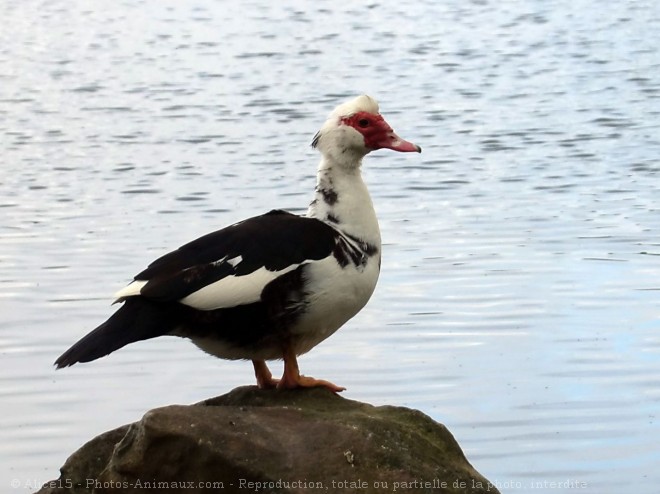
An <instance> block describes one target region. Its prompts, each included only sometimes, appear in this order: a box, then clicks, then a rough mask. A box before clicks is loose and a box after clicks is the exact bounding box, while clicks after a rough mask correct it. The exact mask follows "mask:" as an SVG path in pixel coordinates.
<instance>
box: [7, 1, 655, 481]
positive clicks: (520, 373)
mask: <svg viewBox="0 0 660 494" xmlns="http://www.w3.org/2000/svg"><path fill="white" fill-rule="evenodd" d="M0 14H1V15H2V18H3V20H4V22H3V28H2V31H0V136H1V137H0V139H1V141H2V150H3V151H2V157H1V158H0V161H1V163H0V164H1V167H2V171H1V176H0V209H1V210H2V215H3V216H2V217H3V221H2V225H0V313H1V315H2V317H1V320H2V322H1V323H0V324H1V326H2V331H1V333H0V353H1V355H2V358H1V360H0V397H1V403H2V414H0V417H1V418H0V424H1V426H0V431H1V434H2V440H1V441H0V456H1V457H2V461H1V462H0V465H1V466H0V469H1V471H0V478H1V479H7V480H3V482H5V483H6V484H7V485H10V484H9V481H10V480H11V479H18V482H19V485H20V486H22V487H25V486H29V483H30V482H32V483H33V484H32V485H34V483H36V482H39V481H41V482H43V481H46V480H48V479H51V478H54V477H57V475H58V472H57V469H58V468H59V466H60V465H61V464H62V463H63V462H64V460H65V459H66V456H67V455H68V454H69V453H70V452H72V451H74V450H75V449H77V448H78V447H79V446H80V445H81V444H82V443H83V442H85V441H86V440H87V439H89V438H91V437H93V436H94V435H96V434H98V433H100V432H102V431H105V430H107V429H110V428H114V427H116V426H119V425H121V424H124V423H127V422H130V421H134V420H137V419H139V418H140V417H141V416H142V414H144V412H145V411H147V410H148V409H150V408H153V407H156V406H161V405H167V404H171V403H191V402H196V401H199V400H202V399H205V398H208V397H211V396H215V395H218V394H222V393H224V392H227V391H229V390H230V389H232V388H233V387H235V386H238V385H242V384H249V383H252V382H253V376H252V371H251V365H250V364H248V363H244V362H225V361H221V360H217V359H213V358H212V357H209V356H206V355H204V354H203V353H202V352H200V351H199V350H197V349H196V348H195V347H193V346H192V345H191V344H189V343H187V342H185V341H183V340H177V339H174V338H172V339H167V338H161V339H160V340H156V341H150V342H143V343H140V344H137V345H134V346H132V347H129V348H126V349H123V350H122V351H120V352H118V353H116V354H113V355H112V356H111V357H109V358H107V359H102V360H100V361H98V362H95V363H93V364H90V365H81V366H76V367H74V368H71V369H67V370H64V371H58V372H55V371H54V370H53V368H52V362H53V360H54V359H55V358H56V357H57V356H58V355H59V354H60V353H61V352H62V351H63V350H65V349H66V348H67V347H68V346H69V345H70V344H71V343H73V342H74V341H75V340H77V339H78V337H80V336H81V335H83V334H85V333H86V332H87V331H88V330H90V329H91V328H93V327H94V326H95V325H97V324H98V323H99V322H101V321H103V320H104V319H105V318H106V317H107V316H109V315H110V314H111V313H112V311H113V308H111V307H110V306H109V301H110V296H111V294H112V293H113V292H114V291H115V290H117V289H119V288H121V287H122V286H123V285H124V284H125V283H127V282H128V281H129V280H130V279H131V277H132V275H134V274H136V273H137V272H139V271H140V270H142V269H143V268H144V267H145V266H146V264H147V263H148V262H150V261H151V260H152V259H154V258H155V257H156V256H158V255H160V254H163V253H165V252H167V251H168V250H170V249H172V248H174V247H176V246H178V245H180V244H182V243H184V242H186V241H188V240H190V239H192V238H195V237H196V236H199V235H201V234H203V233H206V232H208V231H211V230H213V229H216V228H220V227H222V226H224V225H226V224H228V223H230V222H233V221H236V220H240V219H242V218H245V217H247V216H250V215H253V214H258V213H261V212H264V211H266V210H268V209H270V208H272V207H279V208H286V209H289V210H291V211H295V212H302V211H304V210H305V208H306V206H307V203H308V202H309V200H310V199H311V196H312V190H313V185H314V175H315V167H316V163H317V161H318V156H317V155H316V153H315V152H314V151H313V150H312V149H310V148H309V147H308V143H309V142H310V141H311V138H312V136H313V135H314V133H315V131H316V130H317V128H318V126H319V125H320V124H321V123H322V121H323V119H324V118H325V115H326V114H327V112H329V111H330V110H331V109H332V108H333V107H334V106H335V105H336V104H338V103H340V102H342V101H344V100H345V99H346V98H348V97H352V96H354V95H356V94H359V93H361V92H367V93H369V94H372V95H374V96H376V97H377V98H378V99H379V101H380V103H381V109H382V111H383V113H384V115H385V116H386V117H387V119H388V121H389V122H390V123H391V124H392V125H393V126H394V128H395V129H396V130H397V131H398V133H399V134H400V135H401V136H402V137H404V138H407V139H409V140H411V141H413V142H416V143H418V144H420V145H421V146H422V148H423V149H424V153H423V154H422V155H421V156H417V155H416V156H411V155H396V154H394V153H388V152H386V151H382V152H379V153H376V154H374V155H372V156H370V157H368V158H367V161H366V163H365V171H364V173H365V177H366V180H367V182H368V184H369V186H370V190H371V191H372V195H373V198H374V202H375V204H376V208H377V210H378V213H379V216H380V219H381V228H382V233H383V238H384V242H385V246H384V260H383V272H382V276H381V280H380V282H379V286H378V288H377V290H376V293H375V295H374V298H373V299H372V301H371V302H370V304H369V305H368V306H367V308H366V309H365V310H364V311H363V312H362V313H361V314H359V315H358V316H357V317H356V318H355V319H353V320H352V321H351V322H350V323H349V324H347V326H346V327H345V328H343V329H342V330H341V331H340V332H339V333H337V334H336V335H334V336H333V337H332V338H330V339H329V340H328V341H326V342H325V343H323V344H322V345H321V346H320V347H318V348H316V349H315V350H313V351H312V352H311V353H310V354H309V355H307V356H305V357H303V358H302V359H301V368H302V370H303V372H305V373H307V374H310V375H313V376H317V377H322V378H326V379H329V380H332V381H334V382H337V383H339V384H341V385H344V386H346V387H347V388H348V391H347V392H346V396H347V397H348V398H352V399H358V400H363V401H369V402H372V403H375V404H385V403H388V404H396V405H404V406H409V407H415V408H419V409H421V410H423V411H424V412H426V413H427V414H429V415H430V416H432V417H433V418H435V419H436V420H438V421H440V422H442V423H444V424H446V425H447V426H448V427H449V428H450V430H451V431H452V432H453V434H454V435H455V436H456V438H457V440H458V441H459V443H460V444H461V445H462V447H463V448H464V450H465V452H466V454H467V456H468V458H469V459H470V461H471V462H472V463H473V464H474V465H475V467H476V468H477V469H478V470H479V471H480V472H481V473H483V474H484V475H485V476H487V477H488V478H489V479H490V480H492V481H494V482H497V483H498V484H499V485H500V486H501V490H502V491H503V492H516V493H518V492H520V493H522V492H529V491H532V490H533V491H534V492H538V491H540V490H541V489H540V487H543V486H545V490H546V491H552V492H557V493H560V492H573V491H575V488H571V487H570V486H567V485H566V484H565V483H566V482H573V483H574V484H573V485H574V486H575V485H579V486H584V488H583V489H580V491H581V492H593V493H603V492H631V491H635V492H637V493H652V492H657V485H658V483H659V482H660V474H659V473H658V470H657V465H658V464H659V463H660V446H659V445H658V437H660V317H659V316H660V302H659V300H660V281H659V280H660V277H659V274H660V235H659V234H660V215H659V212H660V211H659V210H658V209H659V206H658V204H659V198H660V185H659V184H660V181H659V180H658V178H659V172H660V161H659V159H658V156H659V155H660V131H659V128H660V125H659V124H658V121H659V117H660V105H659V99H660V78H659V77H658V76H659V74H660V55H659V54H658V48H657V47H658V46H660V35H659V34H658V33H660V9H659V7H658V5H657V3H656V2H652V1H631V0H630V1H624V2H616V3H612V4H608V5H607V8H604V7H603V6H602V4H600V3H598V2H595V1H594V0H573V1H568V0H556V1H547V2H515V1H500V2H488V1H472V2H464V1H457V0H453V1H446V2H417V3H415V4H410V5H406V4H404V3H397V4H387V3H376V2H374V3H356V4H354V5H351V6H346V7H341V6H339V4H337V3H336V2H326V1H319V2H316V3H314V5H313V6H311V5H310V4H309V3H305V2H302V1H300V0H298V1H296V0H286V1H283V2H279V3H266V2H248V3H246V2H240V3H239V2H211V1H208V0H200V1H199V2H195V3H194V4H193V5H190V4H187V3H185V4H184V3H182V2H137V1H124V2H105V1H101V2H94V4H90V3H88V2H82V1H78V2H75V1H74V2H59V1H49V2H43V1H42V2H39V1H31V0H30V1H21V2H19V1H16V0H7V1H5V2H3V3H2V4H0ZM274 368H275V369H278V371H279V367H278V366H277V365H275V366H274ZM551 482H555V483H556V484H554V485H553V484H551ZM544 483H545V484H544ZM576 483H578V484H576ZM3 490H4V491H6V490H7V488H6V487H5V488H4V489H3ZM19 490H22V491H29V489H19ZM32 490H34V489H32Z"/></svg>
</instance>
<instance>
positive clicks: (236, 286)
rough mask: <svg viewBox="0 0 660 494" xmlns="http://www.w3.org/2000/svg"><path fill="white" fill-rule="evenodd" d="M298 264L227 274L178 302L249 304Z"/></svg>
mask: <svg viewBox="0 0 660 494" xmlns="http://www.w3.org/2000/svg"><path fill="white" fill-rule="evenodd" d="M298 266H300V264H292V265H291V266H288V267H286V268H284V269H282V270H280V271H269V270H267V269H266V268H264V267H262V268H259V269H257V270H256V271H253V272H251V273H250V274H246V275H243V276H234V275H232V276H227V277H225V278H222V279H221V280H218V281H216V282H215V283H211V284H210V285H206V286H205V287H203V288H200V289H199V290H197V291H196V292H193V293H191V294H190V295H188V296H187V297H185V298H182V299H181V300H179V302H181V303H182V304H185V305H188V306H190V307H193V308H195V309H199V310H213V309H222V308H227V307H234V306H237V305H245V304H251V303H253V302H257V301H258V300H259V298H260V297H261V292H262V290H263V289H264V287H265V286H266V285H267V284H268V283H270V282H271V281H273V280H274V279H275V278H277V277H279V276H282V275H283V274H285V273H288V272H289V271H293V270H294V269H296V268H297V267H298ZM129 286H130V285H129Z"/></svg>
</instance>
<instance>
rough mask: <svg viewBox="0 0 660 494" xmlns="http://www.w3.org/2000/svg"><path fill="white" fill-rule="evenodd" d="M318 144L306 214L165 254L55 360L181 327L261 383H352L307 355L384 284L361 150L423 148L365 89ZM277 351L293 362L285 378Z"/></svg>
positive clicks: (72, 359)
mask: <svg viewBox="0 0 660 494" xmlns="http://www.w3.org/2000/svg"><path fill="white" fill-rule="evenodd" d="M312 147H313V148H315V149H316V150H318V151H319V152H320V153H321V161H320V163H319V165H318V170H317V179H316V187H315V192H314V197H313V200H312V201H311V203H310V205H309V208H308V210H307V213H306V214H305V215H297V214H293V213H290V212H287V211H284V210H281V209H273V210H271V211H269V212H267V213H265V214H262V215H259V216H254V217H252V218H249V219H246V220H244V221H240V222H238V223H235V224H232V225H230V226H227V227H225V228H222V229H220V230H217V231H215V232H212V233H209V234H207V235H204V236H202V237H200V238H198V239H196V240H193V241H192V242H189V243H187V244H185V245H183V246H181V247H179V248H178V249H176V250H174V251H172V252H170V253H168V254H165V255H163V256H162V257H160V258H158V259H156V260H155V261H153V262H152V263H151V264H149V265H148V267H147V268H146V269H144V270H143V271H142V272H140V273H139V274H137V275H136V276H135V277H134V279H133V281H132V282H130V283H129V284H128V285H127V286H125V287H123V288H122V289H120V290H119V291H118V292H116V293H115V296H114V303H118V304H121V305H120V307H119V308H118V309H117V310H116V312H114V314H112V315H111V316H110V317H109V319H108V320H107V321H105V322H104V323H102V324H101V325H99V326H98V327H97V328H96V329H94V330H92V331H91V332H90V333H89V334H87V335H86V336H84V337H82V338H81V339H80V340H79V341H78V342H76V343H75V344H74V345H73V346H71V348H69V349H68V350H67V351H65V352H64V353H63V354H62V355H61V356H60V357H59V358H57V360H56V361H55V366H56V368H57V369H61V368H63V367H69V366H72V365H74V364H76V363H83V362H91V361H94V360H96V359H99V358H101V357H105V356H107V355H109V354H111V353H112V352H114V351H116V350H118V349H120V348H123V347H124V346H126V345H128V344H130V343H135V342H138V341H142V340H147V339H151V338H156V337H160V336H179V337H182V338H188V339H190V340H191V341H192V342H193V343H194V344H195V345H196V346H197V347H199V348H200V349H202V350H203V351H205V352H207V353H209V354H211V355H214V356H216V357H219V358H222V359H229V360H250V361H252V365H253V367H254V374H255V377H256V381H257V386H258V387H259V388H261V389H294V388H311V387H324V388H327V389H329V390H330V391H332V392H334V393H338V392H340V391H343V390H345V388H344V387H342V386H338V385H336V384H333V383H332V382H330V381H327V380H323V379H315V378H313V377H310V376H305V375H302V374H301V373H300V370H299V366H298V357H299V356H300V355H302V354H305V353H307V352H308V351H310V350H311V349H312V348H314V347H315V346H316V345H318V344H319V343H321V342H322V341H324V340H325V339H326V338H328V337H329V336H330V335H332V334H333V333H335V332H336V331H337V330H338V329H339V328H340V327H342V326H343V325H344V324H345V323H346V322H347V321H349V320H350V319H351V318H352V317H353V316H355V315H356V314H357V313H358V312H359V311H360V310H362V308H363V307H364V306H365V305H366V304H367V302H368V301H369V299H370V297H371V295H372V293H373V292H374V289H375V287H376V282H377V280H378V276H379V273H380V267H381V250H382V245H381V234H380V228H379V225H378V219H377V217H376V212H375V210H374V206H373V202H372V200H371V197H370V195H369V191H368V189H367V186H366V185H365V183H364V181H363V179H362V174H361V166H362V161H363V158H364V157H365V156H366V155H367V154H369V153H371V152H372V151H376V150H379V149H389V150H392V151H397V152H401V153H408V152H417V153H420V152H421V148H420V147H419V146H418V145H416V144H413V143H411V142H409V141H406V140H404V139H402V138H400V137H399V136H398V135H397V134H396V133H395V132H394V130H392V128H391V127H390V125H389V124H388V123H387V122H386V121H385V119H384V118H383V116H382V115H381V114H380V112H379V105H378V102H377V101H376V100H375V99H374V98H372V97H370V96H368V95H361V96H358V97H356V98H354V99H352V100H350V101H347V102H345V103H343V104H341V105H339V106H337V107H336V108H335V109H334V110H333V111H332V112H331V113H330V114H329V116H328V118H327V119H326V120H325V123H323V125H322V126H321V129H320V130H319V131H318V133H317V134H316V135H315V136H314V138H313V140H312ZM271 360H283V362H284V370H283V374H282V377H281V378H279V379H277V378H274V377H273V375H272V373H271V371H270V369H269V367H268V365H267V361H271Z"/></svg>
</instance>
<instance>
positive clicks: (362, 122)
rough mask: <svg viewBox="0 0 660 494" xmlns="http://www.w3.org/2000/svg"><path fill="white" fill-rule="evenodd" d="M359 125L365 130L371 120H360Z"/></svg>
mask: <svg viewBox="0 0 660 494" xmlns="http://www.w3.org/2000/svg"><path fill="white" fill-rule="evenodd" d="M358 125H359V126H360V127H362V128H363V129H364V128H365V127H368V126H369V120H367V119H366V118H361V119H360V120H358Z"/></svg>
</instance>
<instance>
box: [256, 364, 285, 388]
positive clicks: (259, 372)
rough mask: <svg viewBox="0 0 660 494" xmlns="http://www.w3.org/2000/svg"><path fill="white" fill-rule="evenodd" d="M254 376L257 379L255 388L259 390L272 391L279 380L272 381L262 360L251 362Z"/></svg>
mask: <svg viewBox="0 0 660 494" xmlns="http://www.w3.org/2000/svg"><path fill="white" fill-rule="evenodd" d="M252 365H253V366H254V375H255V376H256V377H257V386H258V387H259V389H274V388H276V387H277V383H279V381H280V380H279V379H273V375H272V374H271V373H270V369H269V368H268V366H267V365H266V362H265V361H264V360H253V361H252Z"/></svg>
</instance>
